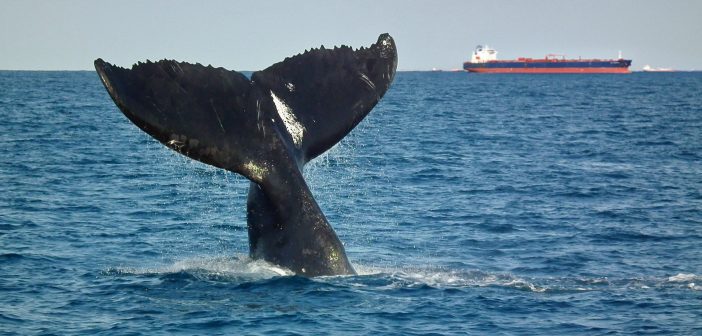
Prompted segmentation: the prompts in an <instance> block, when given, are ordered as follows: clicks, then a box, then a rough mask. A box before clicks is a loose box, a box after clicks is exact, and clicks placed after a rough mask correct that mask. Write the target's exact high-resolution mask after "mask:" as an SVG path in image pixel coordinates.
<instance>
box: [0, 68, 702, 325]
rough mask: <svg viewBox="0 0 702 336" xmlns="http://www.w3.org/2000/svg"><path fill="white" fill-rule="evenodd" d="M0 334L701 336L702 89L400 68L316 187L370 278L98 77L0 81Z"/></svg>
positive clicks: (687, 79)
mask: <svg viewBox="0 0 702 336" xmlns="http://www.w3.org/2000/svg"><path fill="white" fill-rule="evenodd" d="M0 150H1V152H0V153H1V154H2V156H1V157H0V334H3V335H15V334H17V335H27V334H42V335H50V334H56V335H69V334H88V335H96V334H103V335H126V334H130V335H135V334H148V335H172V334H212V335H216V334H221V335H236V334H275V335H307V334H332V335H376V334H385V335H420V334H421V335H425V334H432V335H459V334H478V335H555V334H565V335H599V334H633V335H640V334H654V335H673V334H676V335H700V334H702V74H701V73H670V74H664V73H657V74H652V73H634V74H631V75H537V76H534V75H531V76H530V75H473V74H466V73H426V72H424V73H422V72H401V73H398V75H397V77H396V79H395V82H394V84H393V86H392V88H391V89H390V91H389V92H388V93H387V95H386V96H385V97H384V98H383V100H382V101H381V102H380V103H379V105H378V106H377V107H376V108H375V110H374V111H373V112H371V114H370V115H369V116H368V117H367V118H366V119H365V120H364V121H363V122H362V123H361V124H360V125H359V126H358V127H357V129H355V130H354V131H353V132H352V133H351V134H350V135H349V136H348V137H347V138H345V139H344V140H343V141H342V142H341V143H340V144H338V145H337V146H336V147H334V148H333V149H331V150H330V151H329V152H328V153H327V154H325V155H324V156H322V157H320V158H319V159H317V160H316V161H314V162H313V163H311V164H310V165H308V167H307V170H306V172H305V174H306V176H307V178H308V181H309V183H310V185H311V188H312V190H313V193H314V194H315V196H316V198H317V200H318V202H319V203H320V206H321V207H322V209H323V210H324V212H325V214H326V215H327V217H328V218H329V221H330V222H331V223H332V225H333V226H334V228H335V229H336V231H337V233H338V235H339V237H340V238H341V240H342V241H343V242H344V243H345V246H346V250H347V252H348V256H349V259H350V260H351V262H352V263H353V264H354V266H355V267H356V269H357V270H358V271H359V273H360V274H359V275H357V276H339V277H320V278H313V279H306V278H302V277H297V276H293V275H291V274H290V272H289V271H287V270H285V269H281V268H279V267H276V266H274V265H270V264H266V263H263V262H260V261H254V260H250V259H249V258H248V257H247V235H246V219H245V204H246V203H245V202H246V193H247V186H248V182H247V181H246V180H245V179H243V178H242V177H240V176H238V175H236V174H232V173H227V172H224V171H220V170H217V169H214V168H212V167H209V166H206V165H203V164H201V163H198V162H194V161H192V160H190V159H187V158H185V157H182V156H180V155H179V154H177V153H175V152H172V151H170V150H168V149H166V148H165V147H164V146H162V145H160V144H158V143H157V142H156V141H155V140H152V139H151V138H150V137H149V136H148V135H146V134H144V133H143V132H141V131H140V130H139V129H137V128H136V127H135V126H133V125H132V124H131V123H130V122H129V121H128V120H127V119H126V118H125V117H124V116H123V115H122V114H121V113H120V112H119V111H118V109H117V108H116V107H115V105H114V104H113V102H112V101H111V100H110V98H109V96H108V95H107V93H106V91H105V90H104V88H103V87H102V85H101V84H100V82H99V80H98V77H97V75H96V74H95V73H93V72H12V71H2V72H0Z"/></svg>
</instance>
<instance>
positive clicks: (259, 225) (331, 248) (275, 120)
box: [95, 34, 397, 275]
mask: <svg viewBox="0 0 702 336" xmlns="http://www.w3.org/2000/svg"><path fill="white" fill-rule="evenodd" d="M396 66H397V52H396V48H395V44H394V41H393V40H392V38H391V37H390V36H389V35H387V34H383V35H381V36H380V37H379V38H378V41H377V43H375V44H373V45H372V46H370V47H369V48H361V49H358V50H354V49H351V48H349V47H343V46H342V47H340V48H334V49H324V48H323V47H322V48H319V49H313V50H310V51H307V52H305V53H302V54H299V55H296V56H293V57H289V58H286V59H285V60H284V61H282V62H279V63H276V64H274V65H272V66H270V67H268V68H267V69H265V70H262V71H258V72H255V73H253V75H252V76H251V80H249V79H248V78H247V77H246V76H244V75H243V74H241V73H238V72H236V71H230V70H226V69H224V68H213V67H211V66H207V67H206V66H203V65H200V64H189V63H182V62H176V61H169V60H162V61H159V62H146V63H139V64H136V65H134V66H132V68H131V69H123V68H120V67H117V66H113V65H111V64H109V63H107V62H105V61H103V60H102V59H97V60H96V61H95V68H96V70H97V72H98V74H99V76H100V79H101V80H102V82H103V84H104V86H105V88H106V89H107V91H108V92H109V94H110V96H111V97H112V99H113V100H114V102H115V104H116V105H117V106H118V107H119V108H120V110H121V111H122V112H123V113H124V114H125V116H126V117H127V118H129V120H131V121H132V122H133V123H134V124H136V125H137V126H138V127H139V128H141V129H142V130H143V131H144V132H146V133H148V134H149V135H151V136H152V137H154V138H155V139H157V140H158V141H160V142H161V143H163V144H164V145H166V146H168V147H169V148H171V149H173V150H175V151H177V152H179V153H181V154H183V155H186V156H188V157H190V158H193V159H195V160H199V161H201V162H204V163H206V164H209V165H213V166H215V167H218V168H223V169H227V170H230V171H233V172H236V173H240V174H242V175H244V176H246V177H247V178H249V179H250V180H251V181H252V182H254V183H256V184H257V186H253V185H252V192H250V194H249V195H250V197H249V205H250V207H249V208H250V209H251V204H252V202H253V203H254V204H258V206H256V207H255V208H256V209H258V211H259V213H263V214H264V215H263V216H259V217H256V216H250V218H249V239H250V242H251V247H252V254H253V255H256V256H260V257H262V258H264V259H266V260H268V261H272V262H275V263H277V264H280V265H282V266H286V267H289V268H291V269H292V270H293V271H295V272H296V273H298V274H303V275H327V274H345V273H352V272H353V269H352V268H351V266H350V264H349V263H348V260H347V259H346V256H345V253H344V249H343V246H342V245H341V243H340V241H339V240H338V238H337V237H336V234H335V233H334V231H333V229H332V228H331V226H330V225H329V223H328V222H327V220H326V218H325V217H324V215H323V214H322V212H321V210H320V209H319V207H318V205H317V203H316V202H315V201H314V198H313V197H312V195H311V193H310V191H309V188H308V187H307V185H306V183H305V181H304V179H303V178H302V172H301V168H302V166H303V165H304V164H305V163H306V162H308V161H309V160H311V159H312V158H314V157H316V156H318V155H320V154H321V153H323V152H324V151H326V150H327V149H329V148H331V147H332V146H333V145H334V144H336V143H337V142H338V141H340V140H341V139H342V138H343V137H344V136H345V135H346V134H348V133H349V132H350V131H351V130H352V129H353V128H354V127H355V126H356V125H357V124H358V123H359V122H360V121H361V120H362V119H363V118H364V117H365V116H366V115H367V114H368V113H369V112H370V110H371V109H372V108H373V107H374V106H375V104H376V103H377V102H378V101H379V99H380V98H381V97H382V96H383V95H384V94H385V92H386V91H387V89H388V88H389V86H390V83H391V82H392V80H393V78H394V75H395V69H396ZM254 188H255V190H253V189H254ZM252 193H253V195H252Z"/></svg>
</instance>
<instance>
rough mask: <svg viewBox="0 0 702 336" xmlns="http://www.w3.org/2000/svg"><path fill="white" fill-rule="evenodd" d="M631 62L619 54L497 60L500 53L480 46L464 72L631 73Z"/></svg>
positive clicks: (550, 55) (464, 64)
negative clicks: (588, 57) (615, 56)
mask: <svg viewBox="0 0 702 336" xmlns="http://www.w3.org/2000/svg"><path fill="white" fill-rule="evenodd" d="M629 66H631V60H626V59H623V58H622V57H621V53H620V54H619V58H618V59H581V58H579V59H566V58H565V56H563V55H555V54H549V55H546V57H544V58H524V57H520V58H517V59H516V60H497V51H495V49H492V48H490V47H488V46H480V45H479V46H477V47H476V48H475V51H473V55H472V57H471V59H470V61H468V62H465V63H463V70H466V71H469V72H480V73H530V74H542V73H574V74H582V73H631V71H629Z"/></svg>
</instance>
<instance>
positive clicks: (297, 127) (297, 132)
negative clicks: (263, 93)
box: [271, 91, 305, 148]
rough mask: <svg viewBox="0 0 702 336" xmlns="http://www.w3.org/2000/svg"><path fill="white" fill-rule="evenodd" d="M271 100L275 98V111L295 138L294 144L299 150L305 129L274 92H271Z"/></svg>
mask: <svg viewBox="0 0 702 336" xmlns="http://www.w3.org/2000/svg"><path fill="white" fill-rule="evenodd" d="M271 98H273V103H274V104H275V109H276V110H277V111H278V115H279V116H280V119H283V124H285V128H286V129H287V130H288V133H289V134H290V136H291V137H292V138H293V142H294V143H295V146H296V147H297V148H300V146H301V145H302V137H303V136H304V134H305V127H304V126H302V124H301V123H300V121H298V120H297V118H295V115H294V114H293V111H292V109H290V106H288V104H286V103H285V102H284V101H283V100H282V99H280V98H279V97H278V96H276V94H275V93H273V91H271Z"/></svg>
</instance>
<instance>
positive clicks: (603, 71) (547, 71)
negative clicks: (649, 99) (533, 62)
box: [466, 68, 631, 74]
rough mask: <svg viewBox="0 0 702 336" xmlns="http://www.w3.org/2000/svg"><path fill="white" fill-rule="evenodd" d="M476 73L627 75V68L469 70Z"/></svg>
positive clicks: (628, 71)
mask: <svg viewBox="0 0 702 336" xmlns="http://www.w3.org/2000/svg"><path fill="white" fill-rule="evenodd" d="M466 70H467V71H469V72H476V73H514V74H587V73H591V74H628V73H631V71H630V70H629V69H628V68H471V69H466Z"/></svg>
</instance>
